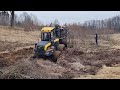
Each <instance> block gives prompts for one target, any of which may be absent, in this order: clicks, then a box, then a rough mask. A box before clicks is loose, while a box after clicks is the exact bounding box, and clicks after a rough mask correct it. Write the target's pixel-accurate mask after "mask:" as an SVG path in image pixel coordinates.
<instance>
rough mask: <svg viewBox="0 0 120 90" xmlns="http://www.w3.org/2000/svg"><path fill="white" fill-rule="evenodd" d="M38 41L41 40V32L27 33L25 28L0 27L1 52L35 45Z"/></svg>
mask: <svg viewBox="0 0 120 90" xmlns="http://www.w3.org/2000/svg"><path fill="white" fill-rule="evenodd" d="M38 39H39V40H40V30H34V31H29V32H26V31H24V30H23V28H18V27H15V28H10V27H3V26H0V51H11V50H15V48H18V47H25V46H29V45H34V43H35V42H37V41H38Z"/></svg>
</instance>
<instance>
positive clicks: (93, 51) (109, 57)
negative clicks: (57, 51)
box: [0, 27, 120, 79]
mask: <svg viewBox="0 0 120 90" xmlns="http://www.w3.org/2000/svg"><path fill="white" fill-rule="evenodd" d="M39 36H40V31H30V32H25V31H23V30H21V29H20V30H17V29H10V28H9V27H0V78H1V79H103V78H104V79H118V78H120V65H119V64H120V38H119V37H120V34H111V35H110V38H111V39H110V40H109V41H107V40H102V39H101V40H100V41H99V46H96V45H95V44H94V38H93V39H91V40H87V43H81V41H80V40H79V46H78V47H79V49H73V48H68V49H67V50H66V51H64V52H63V53H62V54H61V56H60V57H59V59H58V61H57V63H54V62H51V61H50V60H43V59H33V58H32V55H33V46H34V43H35V42H36V41H38V38H39ZM26 47H27V48H26Z"/></svg>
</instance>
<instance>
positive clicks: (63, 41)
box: [62, 39, 67, 47]
mask: <svg viewBox="0 0 120 90" xmlns="http://www.w3.org/2000/svg"><path fill="white" fill-rule="evenodd" d="M62 43H63V44H64V45H65V47H67V39H63V40H62Z"/></svg>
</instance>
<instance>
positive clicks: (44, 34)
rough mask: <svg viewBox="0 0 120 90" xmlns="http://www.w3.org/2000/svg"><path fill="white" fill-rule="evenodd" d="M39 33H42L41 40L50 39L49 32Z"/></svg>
mask: <svg viewBox="0 0 120 90" xmlns="http://www.w3.org/2000/svg"><path fill="white" fill-rule="evenodd" d="M41 35H42V36H41V39H42V40H43V41H49V40H50V33H42V34H41Z"/></svg>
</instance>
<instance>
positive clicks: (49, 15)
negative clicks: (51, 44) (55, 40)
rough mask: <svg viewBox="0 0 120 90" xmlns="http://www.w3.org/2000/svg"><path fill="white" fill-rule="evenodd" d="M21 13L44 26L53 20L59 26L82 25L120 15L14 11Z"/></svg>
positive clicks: (118, 12)
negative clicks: (36, 19) (29, 15)
mask: <svg viewBox="0 0 120 90" xmlns="http://www.w3.org/2000/svg"><path fill="white" fill-rule="evenodd" d="M23 12H27V13H29V14H30V13H32V14H34V15H35V16H37V18H38V19H39V20H40V21H42V22H43V23H44V24H49V23H51V22H53V21H54V20H55V19H58V21H59V22H60V24H64V23H74V22H76V23H77V22H80V23H83V22H84V21H87V20H92V19H95V20H97V19H99V20H101V19H107V18H110V17H113V16H116V15H120V11H15V13H16V14H17V15H20V14H22V13H23Z"/></svg>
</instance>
